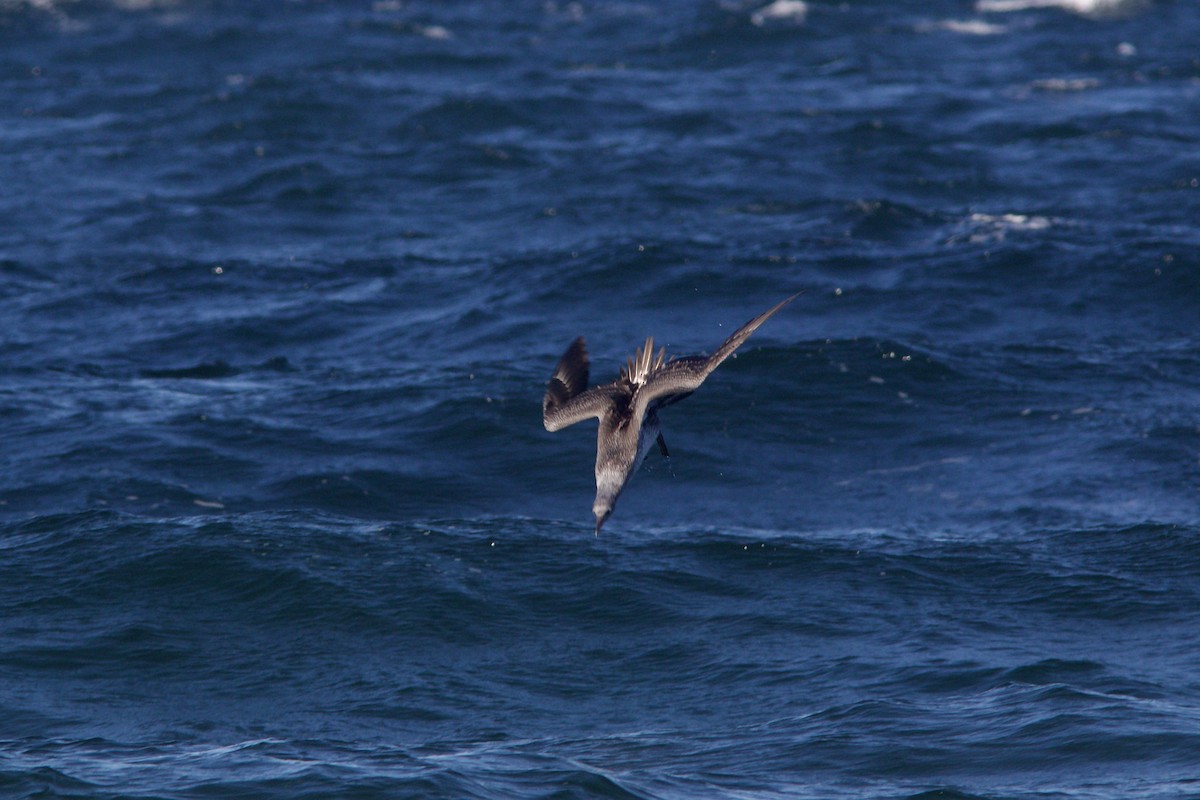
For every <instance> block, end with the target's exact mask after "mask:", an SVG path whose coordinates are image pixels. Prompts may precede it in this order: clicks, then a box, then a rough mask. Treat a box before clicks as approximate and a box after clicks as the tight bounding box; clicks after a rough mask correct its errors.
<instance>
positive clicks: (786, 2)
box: [750, 0, 808, 28]
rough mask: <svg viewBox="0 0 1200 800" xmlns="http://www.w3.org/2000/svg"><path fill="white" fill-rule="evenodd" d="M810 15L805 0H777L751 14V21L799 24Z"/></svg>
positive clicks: (758, 24)
mask: <svg viewBox="0 0 1200 800" xmlns="http://www.w3.org/2000/svg"><path fill="white" fill-rule="evenodd" d="M807 17H808V4H807V3H805V2H803V0H775V2H773V3H770V4H768V5H765V6H763V7H762V8H760V9H758V10H757V11H755V12H754V13H753V14H751V15H750V22H752V23H753V24H755V25H757V26H759V27H760V28H761V27H762V26H763V25H767V24H769V23H773V22H782V23H791V24H794V25H798V24H800V23H802V22H804V20H805V19H806V18H807Z"/></svg>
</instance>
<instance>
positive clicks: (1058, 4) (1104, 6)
mask: <svg viewBox="0 0 1200 800" xmlns="http://www.w3.org/2000/svg"><path fill="white" fill-rule="evenodd" d="M1139 5H1142V2H1141V0H978V2H977V3H976V4H975V9H976V10H977V11H995V12H1007V11H1027V10H1029V9H1034V8H1061V9H1063V10H1064V11H1071V12H1074V13H1076V14H1083V15H1085V16H1093V15H1097V16H1099V15H1104V14H1116V13H1120V12H1124V11H1131V10H1133V9H1134V8H1136V7H1137V6H1139Z"/></svg>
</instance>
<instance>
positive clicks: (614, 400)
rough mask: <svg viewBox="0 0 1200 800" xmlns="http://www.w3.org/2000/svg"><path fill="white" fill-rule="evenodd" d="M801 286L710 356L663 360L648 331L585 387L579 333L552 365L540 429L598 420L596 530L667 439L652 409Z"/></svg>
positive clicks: (728, 351) (704, 373)
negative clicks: (609, 375) (610, 374)
mask: <svg viewBox="0 0 1200 800" xmlns="http://www.w3.org/2000/svg"><path fill="white" fill-rule="evenodd" d="M801 294H803V292H796V294H794V295H792V296H791V297H789V298H787V299H786V300H784V301H783V302H782V303H779V304H778V305H776V306H774V307H773V308H770V309H768V310H767V311H764V312H763V313H761V314H759V315H758V316H757V317H755V318H754V319H752V320H750V321H749V322H747V323H746V324H745V325H743V326H742V327H740V328H738V329H737V330H736V331H734V333H733V335H732V336H730V337H729V338H728V339H726V340H725V343H724V344H722V345H721V346H720V347H718V348H717V351H716V352H715V353H713V354H712V355H711V356H683V357H682V358H672V359H670V360H666V348H663V349H661V350H659V351H658V354H657V355H655V353H654V337H653V336H651V337H649V338H647V339H646V344H645V345H643V346H642V347H641V349H639V350H638V351H637V352H636V353H635V354H634V356H633V358H630V359H628V361H627V362H626V364H625V366H623V367H621V374H620V375H619V376H618V377H617V379H616V380H615V381H613V382H612V383H606V384H603V385H601V386H593V387H592V388H591V389H588V388H587V383H588V353H587V343H586V342H585V341H584V339H583V337H582V336H580V337H579V338H578V339H576V340H575V341H574V342H572V343H571V346H570V347H568V348H567V352H565V353H563V357H562V358H561V359H559V362H558V366H557V367H555V368H554V376H553V377H552V378H550V381H549V383H547V384H546V397H545V399H543V400H542V422H543V423H544V424H545V425H546V430H548V431H557V430H560V429H562V428H565V427H567V426H568V425H574V424H575V423H576V422H582V421H583V420H585V419H591V418H593V417H595V418H596V419H598V420H600V431H599V435H598V436H597V439H596V502H595V503H594V504H593V505H592V513H594V514H595V515H596V533H597V534H599V533H600V526H601V525H603V524H604V521H605V520H607V519H608V518H609V515H611V514H612V511H613V506H615V505H616V504H617V497H618V496H619V495H620V494H621V490H623V489H624V488H625V485H626V484H627V483H629V479H630V478H632V477H633V473H634V472H635V471H636V470H637V468H638V466H639V465H640V464H641V463H642V460H643V459H645V457H646V454H647V453H649V452H650V446H651V445H652V444H654V443H657V444H658V449H659V451H660V452H661V453H662V454H663V456H668V455H670V454H669V453H668V452H667V443H666V441H664V440H663V435H662V430H661V428H660V425H659V422H658V411H659V409H660V408H663V407H665V406H669V405H671V404H672V403H678V402H679V401H680V400H682V399H684V398H685V397H687V396H688V395H690V394H691V393H692V392H694V391H696V389H697V388H699V386H700V384H702V383H704V379H705V378H707V377H708V375H709V373H710V372H712V371H713V370H714V369H716V368H717V367H718V366H720V364H721V362H722V361H724V360H725V359H727V358H729V356H730V355H732V354H733V351H734V350H737V349H738V347H739V346H741V344H742V342H744V341H746V340H747V339H748V338H750V334H752V333H754V331H756V330H757V329H758V326H759V325H762V324H763V323H764V322H766V321H767V320H768V319H770V318H771V315H772V314H774V313H775V312H776V311H778V310H779V309H781V308H783V307H784V306H786V305H787V304H788V303H790V302H792V301H793V300H795V299H796V298H797V297H799V296H800V295H801Z"/></svg>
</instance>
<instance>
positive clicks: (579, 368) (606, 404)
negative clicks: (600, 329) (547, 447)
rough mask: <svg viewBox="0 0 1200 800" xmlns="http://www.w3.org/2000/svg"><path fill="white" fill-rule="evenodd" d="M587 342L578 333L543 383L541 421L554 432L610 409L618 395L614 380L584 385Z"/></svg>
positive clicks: (586, 373)
mask: <svg viewBox="0 0 1200 800" xmlns="http://www.w3.org/2000/svg"><path fill="white" fill-rule="evenodd" d="M587 383H588V353H587V342H585V341H584V339H583V337H582V336H580V337H579V338H578V339H576V340H575V341H573V342H571V346H570V347H568V348H567V352H565V353H563V357H562V358H560V359H559V360H558V366H556V367H555V368H554V375H553V376H552V377H551V378H550V380H549V382H548V383H547V384H546V396H545V397H544V398H543V399H542V424H544V425H545V426H546V430H548V431H557V430H561V429H562V428H565V427H567V426H568V425H574V424H575V423H576V422H582V421H583V420H585V419H591V418H592V417H596V418H599V417H601V416H603V415H604V412H605V411H607V410H608V409H610V408H612V406H613V404H614V402H615V401H616V395H617V394H619V389H618V386H617V385H616V384H615V383H612V384H606V385H604V386H596V387H593V388H591V389H588V388H587Z"/></svg>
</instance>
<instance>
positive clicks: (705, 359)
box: [635, 291, 804, 412]
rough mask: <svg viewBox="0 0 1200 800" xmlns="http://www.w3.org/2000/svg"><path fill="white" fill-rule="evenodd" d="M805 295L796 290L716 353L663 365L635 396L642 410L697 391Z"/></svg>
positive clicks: (727, 340) (658, 406)
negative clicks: (773, 318) (744, 344)
mask: <svg viewBox="0 0 1200 800" xmlns="http://www.w3.org/2000/svg"><path fill="white" fill-rule="evenodd" d="M802 294H804V292H802V291H801V292H796V293H795V294H794V295H792V296H791V297H789V298H787V299H786V300H784V301H783V302H781V303H778V304H776V305H774V306H772V307H771V308H769V309H767V310H766V311H764V312H763V313H761V314H759V315H758V316H757V317H755V318H754V319H752V320H750V321H749V322H747V323H746V324H745V325H743V326H742V327H740V328H738V329H737V330H736V331H734V332H733V335H732V336H730V337H729V338H728V339H726V340H725V342H724V343H723V344H722V345H721V346H720V347H718V348H717V349H716V352H714V353H713V354H712V355H710V356H684V357H683V358H677V359H674V360H672V361H668V362H667V363H665V364H663V365H662V366H661V367H659V368H658V369H656V370H655V371H654V372H652V373H651V374H650V377H649V378H648V379H647V380H646V383H645V384H644V385H642V386H641V387H640V388H639V390H638V392H637V395H636V398H635V402H636V403H637V404H638V406H639V408H638V411H639V412H643V411H644V410H645V409H646V408H648V407H650V405H651V404H652V403H653V404H654V407H657V408H661V407H662V406H665V405H670V404H671V403H673V402H676V401H677V400H682V399H683V398H684V397H686V396H687V395H689V394H691V393H692V392H694V391H696V389H697V388H699V386H700V384H702V383H704V379H705V378H707V377H708V376H709V373H711V372H712V371H713V370H714V369H716V368H717V367H719V366H720V365H721V362H722V361H724V360H725V359H727V358H729V357H730V356H731V355H733V351H734V350H737V349H738V347H740V346H741V344H742V342H744V341H746V340H747V339H749V338H750V334H752V333H754V332H755V331H756V330H758V327H759V326H760V325H762V324H763V323H764V322H766V321H767V320H768V319H770V318H771V316H772V315H774V314H775V312H777V311H779V309H781V308H783V307H784V306H786V305H787V304H788V303H790V302H792V301H793V300H795V299H796V298H797V297H799V296H800V295H802Z"/></svg>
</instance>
